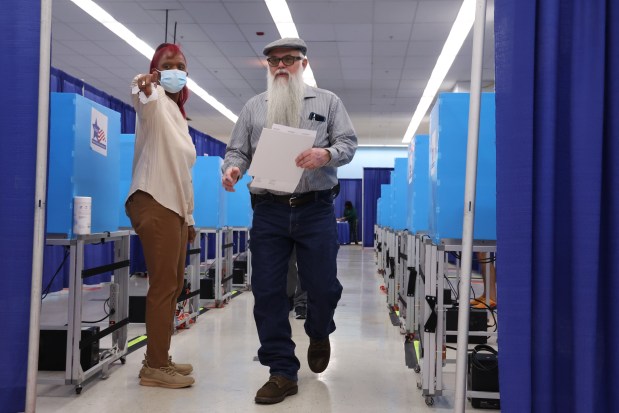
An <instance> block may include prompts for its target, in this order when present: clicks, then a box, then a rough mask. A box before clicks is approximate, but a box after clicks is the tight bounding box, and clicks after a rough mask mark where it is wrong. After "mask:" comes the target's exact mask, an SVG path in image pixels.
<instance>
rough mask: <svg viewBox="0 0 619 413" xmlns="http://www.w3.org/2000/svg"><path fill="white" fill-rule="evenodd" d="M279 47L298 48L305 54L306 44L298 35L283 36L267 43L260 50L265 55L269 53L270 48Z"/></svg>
mask: <svg viewBox="0 0 619 413" xmlns="http://www.w3.org/2000/svg"><path fill="white" fill-rule="evenodd" d="M280 47H285V48H289V49H295V50H299V51H300V52H301V53H303V54H304V55H305V54H307V45H306V44H305V42H304V41H303V40H302V39H299V38H298V37H284V38H283V39H279V40H275V41H274V42H271V43H269V44H267V45H266V46H265V47H264V50H262V53H264V55H265V56H268V55H269V53H271V50H273V49H277V48H280Z"/></svg>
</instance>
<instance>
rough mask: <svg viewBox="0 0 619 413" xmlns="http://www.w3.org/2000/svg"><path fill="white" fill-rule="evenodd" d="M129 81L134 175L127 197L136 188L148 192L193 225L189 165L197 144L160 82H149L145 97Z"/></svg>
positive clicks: (191, 185) (194, 154)
mask: <svg viewBox="0 0 619 413" xmlns="http://www.w3.org/2000/svg"><path fill="white" fill-rule="evenodd" d="M140 76H142V75H138V76H136V77H135V78H134V79H133V81H132V82H131V98H132V100H133V107H134V108H135V111H136V112H137V115H138V118H137V124H136V128H135V153H134V155H133V177H132V179H131V187H130V188H129V194H128V197H129V196H131V195H132V194H133V193H134V192H135V191H138V190H140V191H144V192H147V193H148V194H150V195H151V196H152V197H153V198H154V199H155V201H157V202H158V203H160V204H161V205H163V206H164V207H166V208H168V209H170V210H172V211H174V212H176V213H177V214H178V215H180V216H181V217H182V218H184V219H185V221H186V222H187V225H193V224H194V220H193V215H192V214H193V182H192V179H191V168H193V165H194V163H195V162H196V148H195V146H194V144H193V142H192V141H191V136H190V135H189V126H188V125H187V120H186V119H185V117H184V116H183V114H182V113H181V111H180V109H179V108H178V105H177V104H176V102H174V101H173V100H172V99H171V98H170V97H169V96H168V95H166V93H165V91H164V90H163V88H162V87H161V86H158V85H155V84H152V85H151V87H152V89H153V92H152V93H151V95H150V96H149V97H146V95H145V94H144V92H141V91H140V90H139V88H138V86H137V80H138V78H139V77H140Z"/></svg>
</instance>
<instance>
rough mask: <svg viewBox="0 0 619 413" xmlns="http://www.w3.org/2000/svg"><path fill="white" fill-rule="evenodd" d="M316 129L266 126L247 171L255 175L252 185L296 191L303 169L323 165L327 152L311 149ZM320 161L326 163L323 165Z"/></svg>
mask: <svg viewBox="0 0 619 413" xmlns="http://www.w3.org/2000/svg"><path fill="white" fill-rule="evenodd" d="M315 139H316V131H312V130H307V129H298V128H291V127H287V126H282V125H273V128H272V129H268V128H264V129H263V130H262V134H261V135H260V140H259V143H258V147H257V148H256V152H255V153H254V156H253V159H252V162H251V165H250V167H249V170H248V171H247V172H248V173H249V174H250V175H252V176H253V177H254V180H253V181H252V183H251V186H252V187H257V188H264V189H271V190H275V191H281V192H288V193H292V192H294V190H295V188H296V187H297V185H298V184H299V180H300V179H301V175H302V174H303V168H310V169H314V168H318V167H320V166H322V165H324V164H325V163H326V162H324V159H325V157H326V159H327V162H328V158H329V155H328V152H327V151H326V150H325V149H320V148H312V145H313V144H314V141H315ZM321 162H324V163H322V164H321Z"/></svg>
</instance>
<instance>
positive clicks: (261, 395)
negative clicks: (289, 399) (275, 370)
mask: <svg viewBox="0 0 619 413" xmlns="http://www.w3.org/2000/svg"><path fill="white" fill-rule="evenodd" d="M298 391H299V387H298V386H297V382H296V381H292V380H289V379H287V378H285V377H283V376H271V377H269V381H267V382H266V383H265V384H264V386H262V387H261V388H260V389H259V390H258V392H257V393H256V398H255V399H254V401H255V402H256V403H259V404H274V403H279V402H281V401H282V400H284V399H285V398H286V396H292V395H293V394H297V392H298Z"/></svg>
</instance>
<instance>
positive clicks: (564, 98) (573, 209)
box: [495, 0, 619, 413]
mask: <svg viewBox="0 0 619 413" xmlns="http://www.w3.org/2000/svg"><path fill="white" fill-rule="evenodd" d="M618 22H619V2H617V1H616V0H607V1H603V0H577V1H576V0H571V1H569V0H545V1H543V2H539V1H538V2H526V1H520V0H503V1H500V2H497V3H496V8H495V42H496V47H495V49H496V85H497V87H496V92H497V94H496V103H497V111H496V115H497V164H498V165H499V168H497V236H498V250H499V254H498V259H499V261H498V265H497V269H499V273H498V287H499V291H498V293H499V302H500V307H501V321H500V348H499V360H500V388H501V408H502V411H503V412H507V413H512V412H513V413H521V412H544V413H546V412H561V413H563V412H577V413H582V412H611V411H616V409H617V406H619V392H618V391H617V390H618V389H619V375H617V372H618V371H619V353H618V351H617V349H618V348H619V306H617V305H616V299H617V297H619V272H618V270H617V264H618V263H619V116H618V114H619V81H618V79H617V76H618V75H619V24H618Z"/></svg>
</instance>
